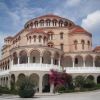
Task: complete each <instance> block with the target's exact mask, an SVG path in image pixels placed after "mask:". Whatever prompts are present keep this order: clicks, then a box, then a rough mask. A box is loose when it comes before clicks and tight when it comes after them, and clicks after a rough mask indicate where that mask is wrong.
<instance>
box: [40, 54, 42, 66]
mask: <svg viewBox="0 0 100 100" xmlns="http://www.w3.org/2000/svg"><path fill="white" fill-rule="evenodd" d="M40 64H42V55H40Z"/></svg>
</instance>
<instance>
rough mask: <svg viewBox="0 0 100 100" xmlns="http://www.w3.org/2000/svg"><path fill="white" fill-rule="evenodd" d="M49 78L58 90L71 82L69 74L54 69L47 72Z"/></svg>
mask: <svg viewBox="0 0 100 100" xmlns="http://www.w3.org/2000/svg"><path fill="white" fill-rule="evenodd" d="M49 79H50V80H49V81H50V84H54V87H55V91H58V90H60V89H62V88H63V90H64V88H66V87H68V86H69V85H70V84H71V82H72V77H71V75H69V74H67V73H65V72H58V71H55V70H51V73H50V74H49Z"/></svg>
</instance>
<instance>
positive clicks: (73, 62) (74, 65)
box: [72, 58, 75, 68]
mask: <svg viewBox="0 0 100 100" xmlns="http://www.w3.org/2000/svg"><path fill="white" fill-rule="evenodd" d="M74 60H75V59H74V58H72V61H73V68H74V67H75V62H74Z"/></svg>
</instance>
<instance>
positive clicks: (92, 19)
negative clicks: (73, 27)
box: [0, 0, 100, 49]
mask: <svg viewBox="0 0 100 100" xmlns="http://www.w3.org/2000/svg"><path fill="white" fill-rule="evenodd" d="M45 14H56V15H59V16H62V17H65V18H67V19H70V20H72V21H73V22H74V23H75V24H77V25H80V26H82V27H83V28H85V29H86V30H87V31H89V32H90V33H92V35H93V47H95V46H97V45H100V0H0V49H1V47H2V45H3V44H4V43H3V40H4V38H5V37H7V36H9V35H12V36H13V35H15V34H16V33H18V32H19V31H20V30H21V29H23V27H24V24H25V23H26V22H27V21H28V20H30V19H33V18H35V17H37V16H41V15H45Z"/></svg>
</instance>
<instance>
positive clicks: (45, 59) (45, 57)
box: [42, 50, 51, 64]
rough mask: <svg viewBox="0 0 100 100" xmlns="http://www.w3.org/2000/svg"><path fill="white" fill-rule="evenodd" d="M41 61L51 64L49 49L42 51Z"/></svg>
mask: <svg viewBox="0 0 100 100" xmlns="http://www.w3.org/2000/svg"><path fill="white" fill-rule="evenodd" d="M42 62H43V63H44V64H51V52H50V51H47V50H46V51H44V52H43V58H42Z"/></svg>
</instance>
